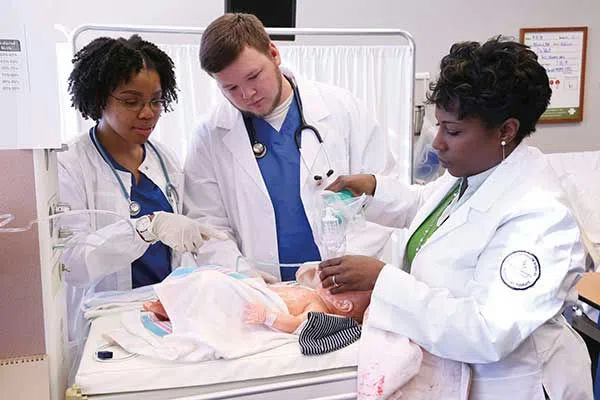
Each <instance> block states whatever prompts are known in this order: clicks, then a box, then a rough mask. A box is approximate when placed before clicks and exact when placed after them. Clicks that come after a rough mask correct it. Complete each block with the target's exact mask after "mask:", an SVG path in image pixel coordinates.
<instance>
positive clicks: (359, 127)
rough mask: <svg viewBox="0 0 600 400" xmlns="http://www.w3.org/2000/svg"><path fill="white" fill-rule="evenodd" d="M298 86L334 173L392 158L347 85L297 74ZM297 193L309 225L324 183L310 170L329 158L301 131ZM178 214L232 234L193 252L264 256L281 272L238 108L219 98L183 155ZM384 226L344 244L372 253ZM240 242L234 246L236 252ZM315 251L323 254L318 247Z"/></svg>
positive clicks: (230, 257)
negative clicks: (182, 191)
mask: <svg viewBox="0 0 600 400" xmlns="http://www.w3.org/2000/svg"><path fill="white" fill-rule="evenodd" d="M297 81H298V89H299V91H300V97H301V98H302V104H303V107H304V116H305V119H306V122H307V123H308V124H309V125H313V126H315V127H316V128H317V129H318V130H319V132H320V133H321V136H322V138H323V141H324V145H325V146H326V149H327V154H328V156H329V158H330V162H331V164H332V168H333V169H334V175H333V176H332V177H331V178H330V179H329V180H328V182H332V181H333V180H334V179H335V177H337V176H338V175H340V174H355V173H360V172H363V171H365V172H380V173H382V174H388V173H390V171H391V170H392V167H393V158H392V156H391V155H390V153H389V151H388V149H387V143H386V138H385V135H384V134H383V133H382V132H381V131H380V129H379V127H378V125H377V124H376V122H375V121H374V119H373V118H372V116H371V115H369V113H368V112H367V110H366V109H365V108H364V107H362V106H361V105H360V104H359V103H358V102H357V101H356V99H355V98H354V97H353V96H352V95H351V94H350V93H349V92H348V91H346V90H343V89H341V88H338V87H334V86H330V85H326V84H323V83H318V82H313V81H306V80H302V79H298V80H297ZM301 152H302V155H303V157H304V159H305V160H306V163H307V164H308V165H309V166H311V172H309V171H308V170H307V168H306V167H305V166H304V165H303V163H302V162H301V163H300V182H301V188H300V191H301V198H302V202H303V204H304V208H305V210H306V213H307V217H308V220H309V223H310V224H311V227H312V230H313V232H316V227H315V226H314V223H313V219H314V218H313V216H314V214H315V213H316V211H317V210H316V206H315V205H314V204H313V203H314V199H315V198H316V196H318V193H319V191H321V190H322V189H323V188H325V186H327V184H326V183H325V184H323V185H321V186H320V187H317V186H316V185H315V182H314V180H313V175H314V174H320V175H324V173H325V172H326V171H327V169H328V164H327V162H326V159H325V157H324V154H323V151H322V150H321V151H320V145H319V143H318V141H317V139H316V138H315V135H313V134H312V132H310V131H306V132H304V133H303V134H302V148H301ZM184 173H185V182H186V183H185V185H186V193H185V200H184V214H186V215H188V216H189V217H192V218H198V219H199V220H200V221H201V222H203V223H206V224H209V225H213V226H214V227H216V228H218V229H221V230H223V231H225V232H227V233H228V234H229V235H230V236H231V237H232V238H233V240H226V241H212V242H211V243H208V244H206V245H204V246H203V247H202V248H201V249H200V250H199V252H198V259H201V260H203V261H205V262H212V263H218V264H222V265H224V266H233V265H235V262H236V259H237V257H238V256H239V255H240V254H243V255H245V256H246V257H248V258H249V259H252V260H255V261H260V262H261V263H265V264H264V265H262V266H260V268H261V269H263V270H264V271H265V272H268V273H270V274H272V275H274V276H276V277H280V272H279V268H277V263H278V246H277V232H276V226H275V213H274V211H273V205H272V203H271V199H270V197H269V193H268V191H267V187H266V185H265V183H264V181H263V178H262V175H261V172H260V169H259V167H258V163H257V162H256V159H255V157H254V154H253V152H252V148H251V145H250V140H249V138H248V133H247V131H246V128H245V126H244V122H243V119H242V116H241V113H240V112H239V111H238V110H237V109H235V108H234V107H233V106H232V105H231V104H229V102H227V101H225V100H223V101H222V102H221V103H220V104H219V105H218V106H217V107H216V108H215V109H214V110H213V112H212V113H211V114H210V115H209V116H208V118H207V119H206V120H205V121H204V122H202V123H201V124H200V126H199V127H198V129H197V132H196V134H195V136H194V138H193V143H192V146H191V147H190V150H189V152H188V155H187V159H186V163H185V168H184ZM391 231H392V230H391V229H389V228H385V227H381V226H376V225H374V224H370V223H368V224H367V226H366V227H363V229H362V231H361V232H358V229H356V230H355V232H350V233H349V235H348V244H347V252H349V253H355V254H367V255H376V254H378V253H379V252H380V251H381V249H382V247H383V246H384V245H385V242H386V241H387V240H388V238H389V235H390V233H391ZM240 250H241V253H240ZM321 254H324V253H323V251H321Z"/></svg>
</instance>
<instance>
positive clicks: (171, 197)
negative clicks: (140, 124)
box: [92, 126, 179, 214]
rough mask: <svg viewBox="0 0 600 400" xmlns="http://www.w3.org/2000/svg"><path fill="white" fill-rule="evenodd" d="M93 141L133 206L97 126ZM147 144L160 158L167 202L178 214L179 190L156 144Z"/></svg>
mask: <svg viewBox="0 0 600 400" xmlns="http://www.w3.org/2000/svg"><path fill="white" fill-rule="evenodd" d="M92 141H93V142H94V144H95V145H96V148H97V149H98V152H99V153H100V156H101V157H102V159H103V160H104V162H105V163H106V164H108V166H109V168H110V170H111V171H112V173H113V175H114V176H115V179H116V180H117V182H118V183H119V186H120V187H121V192H122V193H123V197H125V200H127V202H128V203H129V204H131V203H132V201H131V197H130V196H129V192H128V191H127V189H126V188H125V184H124V183H123V180H122V179H121V177H120V176H119V174H118V173H117V170H116V169H115V167H114V166H113V165H112V163H111V162H110V160H109V158H108V155H107V154H106V151H105V150H104V148H103V147H102V146H101V145H100V142H99V141H98V137H97V135H96V127H95V126H93V127H92ZM146 143H147V144H148V145H149V146H150V148H151V149H152V151H153V152H154V154H156V157H157V158H158V162H159V163H160V168H161V169H162V171H163V174H164V176H165V181H166V187H165V195H166V197H167V201H168V202H169V203H171V206H172V207H173V211H174V212H175V213H176V214H177V202H178V197H179V196H178V194H177V189H176V188H175V186H174V185H173V184H172V183H171V179H170V178H169V172H168V171H167V166H166V164H165V161H164V160H163V158H162V156H161V155H160V152H159V151H158V149H157V148H156V146H154V144H153V143H152V142H150V140H147V141H146Z"/></svg>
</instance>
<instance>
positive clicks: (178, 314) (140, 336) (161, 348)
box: [106, 267, 298, 361]
mask: <svg viewBox="0 0 600 400" xmlns="http://www.w3.org/2000/svg"><path fill="white" fill-rule="evenodd" d="M176 271H178V272H175V271H174V272H173V273H172V274H171V275H169V277H167V279H165V280H164V281H163V282H162V283H160V284H158V285H156V286H155V291H156V294H157V295H158V298H159V299H160V301H161V302H162V304H163V306H164V308H165V310H166V311H167V314H168V315H169V319H170V320H171V324H172V327H173V333H172V334H170V335H165V336H163V337H158V336H156V335H153V334H152V333H150V332H149V331H148V330H147V329H146V328H144V327H143V325H142V323H141V321H140V316H141V313H139V312H138V313H135V312H129V313H125V314H124V316H123V318H122V324H123V329H119V330H117V331H111V332H108V333H107V334H106V336H107V337H108V338H109V339H112V340H113V341H115V342H117V343H118V344H119V345H121V346H122V347H123V348H125V349H126V350H127V351H130V352H132V353H136V354H143V355H147V356H153V357H158V358H162V359H167V360H179V361H203V360H210V359H215V358H227V359H230V358H237V357H242V356H246V355H250V354H254V353H258V352H262V351H265V350H269V349H272V348H275V347H278V346H282V345H285V344H287V343H290V342H294V341H297V340H298V337H297V336H296V335H293V334H287V333H282V332H278V331H274V330H272V329H270V328H268V327H266V326H263V325H247V324H245V323H244V321H243V318H242V314H243V309H244V306H245V305H246V304H247V303H252V302H261V303H263V304H265V305H266V306H267V308H269V309H271V310H272V311H274V312H284V313H287V312H288V310H287V307H286V306H285V303H283V301H282V300H281V298H280V297H279V296H278V295H277V294H276V293H274V292H273V291H271V290H270V289H269V288H268V287H267V285H266V284H265V283H264V282H263V281H262V280H260V279H251V278H247V277H245V276H243V275H240V274H236V273H224V272H223V271H222V270H220V269H219V268H214V267H212V268H211V267H190V268H187V267H186V268H183V269H182V268H180V269H178V270H176Z"/></svg>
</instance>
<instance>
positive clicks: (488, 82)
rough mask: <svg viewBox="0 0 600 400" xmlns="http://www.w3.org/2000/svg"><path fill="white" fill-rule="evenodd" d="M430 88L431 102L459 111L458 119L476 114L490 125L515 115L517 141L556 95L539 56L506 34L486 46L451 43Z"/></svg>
mask: <svg viewBox="0 0 600 400" xmlns="http://www.w3.org/2000/svg"><path fill="white" fill-rule="evenodd" d="M430 90H431V92H430V93H429V94H428V95H427V100H428V102H429V103H430V104H435V105H436V106H438V107H441V108H443V109H444V110H448V111H455V112H457V114H458V118H459V119H464V118H478V119H480V120H481V121H482V123H483V124H484V126H486V127H487V128H495V127H499V126H500V125H501V124H502V123H503V122H504V121H506V120H507V119H508V118H515V119H517V120H518V121H519V123H520V126H519V131H518V132H517V135H516V137H515V140H516V142H517V143H520V142H521V141H522V140H523V138H525V137H526V136H529V135H530V134H531V133H532V132H535V124H536V123H537V121H538V119H539V118H540V116H541V115H542V113H543V112H544V111H545V110H546V108H547V107H548V103H549V102H550V96H551V95H552V89H550V84H549V83H548V75H547V74H546V70H545V69H544V67H543V66H541V65H540V64H539V63H538V61H537V55H536V54H535V53H534V52H533V51H531V50H530V49H529V47H527V46H525V45H523V44H521V43H518V42H514V41H510V40H506V39H505V38H503V37H502V36H497V37H495V38H492V39H490V40H488V41H487V42H485V43H483V44H480V43H478V42H461V43H455V44H453V45H452V47H451V48H450V53H449V54H448V55H446V56H445V57H444V58H443V59H442V61H441V63H440V76H439V78H438V80H437V81H436V82H432V83H431V85H430Z"/></svg>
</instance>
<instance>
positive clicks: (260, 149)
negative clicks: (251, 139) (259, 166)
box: [252, 142, 267, 158]
mask: <svg viewBox="0 0 600 400" xmlns="http://www.w3.org/2000/svg"><path fill="white" fill-rule="evenodd" d="M252 152H253V153H254V157H256V158H263V157H264V156H265V155H266V154H267V146H265V145H264V144H262V143H260V142H256V143H254V144H253V145H252Z"/></svg>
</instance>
